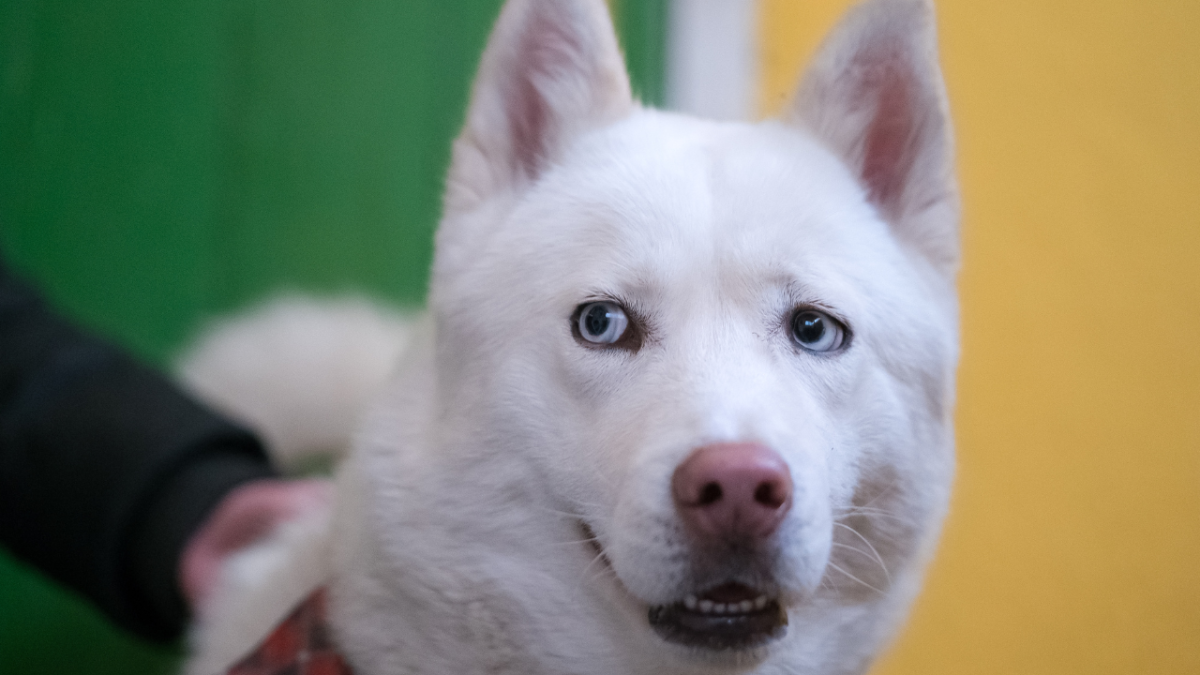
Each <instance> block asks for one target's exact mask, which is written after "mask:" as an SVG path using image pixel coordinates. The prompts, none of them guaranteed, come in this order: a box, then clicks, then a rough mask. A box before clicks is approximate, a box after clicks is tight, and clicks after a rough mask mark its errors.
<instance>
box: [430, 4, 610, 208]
mask: <svg viewBox="0 0 1200 675" xmlns="http://www.w3.org/2000/svg"><path fill="white" fill-rule="evenodd" d="M632 107H633V98H632V96H631V94H630V89H629V76H628V75H627V74H626V72H625V62H624V59H622V58H621V51H620V49H619V48H618V46H617V38H616V34H615V32H614V31H613V26H612V21H611V19H610V18H609V15H608V9H607V6H606V5H605V3H604V0H509V2H508V3H507V4H506V5H505V7H504V10H503V11H502V12H501V13H500V18H499V19H498V20H497V22H496V26H495V28H494V29H493V30H492V36H491V39H490V40H489V42H488V46H487V49H486V50H485V51H484V54H483V60H482V62H481V64H480V67H479V73H478V75H476V79H475V85H474V88H473V90H472V94H471V105H470V108H469V109H468V111H467V120H466V125H465V128H464V129H463V131H462V134H461V135H460V136H459V138H458V140H457V141H456V142H455V145H454V158H453V161H452V166H451V169H450V177H449V181H448V184H447V195H446V199H447V208H449V209H460V208H469V207H470V206H472V205H474V204H476V203H478V202H479V201H480V200H481V199H484V198H487V197H488V196H490V195H492V194H494V193H496V192H497V191H499V190H505V189H519V188H520V187H521V186H522V185H525V184H527V183H528V182H530V181H532V180H533V179H535V178H537V176H538V174H539V173H540V172H541V171H543V170H544V169H545V168H546V167H547V165H549V164H550V163H551V162H553V161H554V160H555V156H556V154H557V153H558V152H559V151H560V150H561V149H562V147H563V146H564V144H565V143H567V142H568V141H569V140H570V139H571V138H572V137H573V136H575V135H577V134H579V133H581V132H583V131H586V130H588V129H590V128H595V127H598V126H601V125H603V124H606V123H609V122H612V121H615V120H617V119H619V118H621V117H623V116H625V115H626V114H628V113H629V111H630V110H631V109H632Z"/></svg>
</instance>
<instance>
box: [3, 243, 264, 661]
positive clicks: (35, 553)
mask: <svg viewBox="0 0 1200 675" xmlns="http://www.w3.org/2000/svg"><path fill="white" fill-rule="evenodd" d="M271 475H272V471H271V469H270V467H269V465H268V462H267V458H266V456H265V454H264V452H263V449H262V447H261V445H260V444H259V442H258V441H257V440H256V439H255V438H254V436H252V435H251V434H250V433H249V432H247V431H245V430H244V429H241V428H239V427H237V426H235V425H233V424H232V423H230V422H228V421H226V420H224V419H222V418H221V417H219V416H217V415H215V414H214V413H212V412H210V411H208V410H206V409H205V408H203V407H202V406H200V405H199V404H197V403H196V402H194V401H192V400H191V399H189V398H188V397H187V396H185V395H184V394H183V393H181V392H180V391H178V390H177V389H176V388H175V387H174V386H173V385H172V384H171V383H170V382H168V381H167V380H166V379H165V378H164V377H162V376H161V375H159V374H157V373H156V372H154V371H152V370H151V369H149V368H147V367H145V366H143V365H141V364H139V363H138V362H137V361H135V360H134V359H133V358H132V357H130V356H129V355H127V354H125V353H124V352H122V351H121V350H119V349H117V348H115V347H113V346H112V345H110V344H108V343H106V342H105V341H103V340H100V339H98V338H96V337H93V336H90V335H87V334H85V333H84V332H81V331H80V330H78V329H76V328H75V327H73V326H72V325H70V324H69V323H68V322H66V321H65V320H63V319H61V318H60V317H58V316H56V315H54V314H53V313H52V312H50V311H49V310H48V309H47V308H46V307H45V306H44V304H43V303H42V301H41V299H40V298H39V297H38V296H37V295H36V294H35V293H34V292H33V291H32V290H31V289H30V288H29V287H28V286H26V285H24V284H23V283H22V282H21V281H19V280H18V279H16V278H15V277H13V276H12V275H11V274H10V273H8V272H7V271H6V270H5V269H4V267H3V263H2V262H0V544H3V545H5V546H6V547H7V548H8V549H9V550H10V551H11V552H12V553H13V554H15V555H16V556H17V557H19V558H22V559H24V560H25V561H27V562H29V563H31V564H32V565H34V566H35V567H37V568H38V569H40V570H42V571H43V572H44V573H46V574H48V575H49V576H50V577H52V578H54V579H56V580H58V581H59V582H61V583H63V584H65V585H67V586H69V587H71V588H73V589H75V590H76V591H78V592H80V593H82V594H83V595H84V596H86V597H87V598H89V599H90V600H91V601H92V602H93V603H94V604H95V605H97V606H98V607H99V608H100V609H101V610H102V611H103V612H105V613H106V614H108V615H109V616H110V617H111V618H112V619H113V620H115V621H116V623H118V624H119V625H121V626H124V627H125V628H127V629H130V630H132V631H133V632H135V633H137V634H139V635H141V636H143V637H145V638H149V639H152V640H170V639H174V638H176V637H178V635H179V634H180V632H181V631H182V628H183V626H184V623H185V622H186V620H187V607H186V605H185V603H184V601H183V598H182V596H181V594H180V591H179V585H178V581H177V569H178V559H179V554H180V552H181V550H182V548H183V545H184V543H185V542H186V541H187V539H188V537H189V535H190V534H191V533H192V532H194V531H195V529H196V528H197V527H198V526H199V524H200V522H201V521H202V520H203V519H204V517H205V516H206V515H207V514H208V512H209V511H210V510H211V509H212V507H213V506H215V505H216V503H217V501H218V500H219V499H220V498H221V497H222V496H224V495H225V494H226V493H227V492H228V491H229V490H230V489H232V488H233V487H234V486H236V485H238V484H240V483H242V482H245V481H247V480H252V479H256V478H262V477H267V476H271Z"/></svg>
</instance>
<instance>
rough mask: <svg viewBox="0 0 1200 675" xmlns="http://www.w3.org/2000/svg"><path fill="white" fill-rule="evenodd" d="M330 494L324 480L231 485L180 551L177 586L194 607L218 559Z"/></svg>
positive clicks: (213, 578) (211, 582) (205, 594)
mask: <svg viewBox="0 0 1200 675" xmlns="http://www.w3.org/2000/svg"><path fill="white" fill-rule="evenodd" d="M332 498H333V486H332V484H331V483H330V482H329V481H328V480H278V479H265V480H255V481H250V482H248V483H244V484H242V485H239V486H238V487H236V488H234V489H233V490H232V491H231V492H230V493H229V494H228V495H226V496H225V498H224V499H222V500H221V501H220V502H219V503H218V504H217V506H216V507H215V508H214V509H213V510H212V513H211V514H209V516H208V519H207V520H205V521H204V522H203V523H202V524H201V525H200V528H199V529H197V530H196V533H195V534H193V535H192V538H191V539H190V540H188V543H187V545H186V546H184V549H183V553H182V554H181V555H180V557H179V586H180V589H181V590H182V591H183V597H184V599H186V600H187V601H188V604H189V605H190V606H191V607H192V608H193V609H195V608H197V607H200V606H202V605H203V604H204V602H205V601H206V600H207V599H208V598H209V596H210V595H211V594H212V592H213V590H214V587H215V586H216V583H217V578H218V575H219V573H220V570H221V563H222V562H224V561H225V559H226V558H228V557H229V556H231V555H233V554H234V553H236V552H238V551H239V550H241V549H243V548H245V547H246V546H249V545H250V544H253V543H254V542H256V541H258V540H259V539H262V538H263V537H265V536H267V535H269V534H270V533H271V532H273V531H274V530H275V528H276V527H278V526H280V525H282V524H283V523H286V522H288V521H289V520H294V519H296V518H299V517H300V516H302V515H304V514H305V513H307V512H309V511H312V510H313V509H316V508H321V507H324V506H327V505H328V504H329V503H330V501H331V500H332Z"/></svg>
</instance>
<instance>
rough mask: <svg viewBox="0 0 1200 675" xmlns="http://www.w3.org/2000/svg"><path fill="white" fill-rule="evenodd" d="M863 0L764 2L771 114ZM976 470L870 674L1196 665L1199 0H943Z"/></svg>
mask: <svg viewBox="0 0 1200 675" xmlns="http://www.w3.org/2000/svg"><path fill="white" fill-rule="evenodd" d="M849 4H850V3H849V2H848V1H847V0H762V2H761V16H760V20H761V27H762V38H763V40H762V44H763V47H762V49H763V52H762V55H763V66H764V72H763V97H762V100H763V108H764V110H766V111H771V110H774V109H777V108H778V106H779V105H780V104H781V103H782V101H783V99H784V98H785V92H787V91H788V90H790V89H791V87H792V85H793V81H794V78H795V76H796V72H797V70H798V68H799V65H800V64H801V63H802V62H803V61H804V60H805V59H806V58H807V56H808V55H809V54H810V53H811V52H812V50H813V49H814V48H815V45H816V44H817V42H818V40H819V39H820V36H821V35H822V34H823V33H824V32H825V31H826V30H827V29H828V28H829V27H830V25H831V24H832V23H833V22H834V20H835V18H836V17H837V16H838V15H840V13H841V12H842V10H843V9H844V8H845V7H846V6H848V5H849ZM939 17H940V24H941V36H942V57H943V63H944V67H945V72H946V75H947V79H948V84H949V89H950V97H951V103H952V107H953V113H954V116H955V121H956V124H957V127H958V136H959V159H960V163H961V164H960V175H961V178H962V189H963V193H964V198H965V219H964V243H965V262H964V267H963V273H962V276H961V279H960V288H961V290H962V302H963V361H962V366H961V369H960V371H959V383H960V390H959V391H960V394H959V401H960V404H959V411H958V439H959V459H960V465H959V466H960V470H959V479H958V483H957V487H956V491H957V492H956V497H955V500H954V505H953V509H952V515H951V517H950V521H949V523H948V527H947V531H946V537H945V539H944V542H943V546H942V549H941V551H940V553H939V556H938V559H937V561H936V562H935V564H934V566H933V569H932V572H931V575H930V578H929V583H928V586H927V589H926V591H925V594H924V595H923V597H922V599H921V600H920V601H919V602H918V605H917V609H916V613H915V616H914V619H913V621H912V622H911V624H910V625H909V627H908V628H907V630H906V632H905V633H904V635H903V637H902V638H901V640H900V642H899V644H898V645H897V646H896V648H895V649H894V650H893V651H892V653H891V654H890V655H889V656H888V657H886V658H885V659H884V661H883V663H882V664H881V665H880V667H879V668H877V669H876V672H877V674H886V675H899V674H902V673H905V674H907V673H913V674H914V675H915V674H917V673H920V674H921V675H934V674H937V673H955V674H956V675H957V674H967V673H971V674H974V673H997V674H999V673H1003V674H1005V675H1013V674H1021V675H1033V674H1038V673H1046V674H1050V673H1055V674H1060V673H1113V674H1117V673H1120V674H1122V675H1126V674H1130V673H1153V674H1154V675H1165V674H1174V673H1179V674H1184V673H1188V674H1192V675H1194V674H1196V673H1200V2H1197V1H1196V0H1154V1H1153V2H1140V1H1137V0H1003V1H1002V2H981V1H979V0H945V1H944V2H941V3H940V5H939Z"/></svg>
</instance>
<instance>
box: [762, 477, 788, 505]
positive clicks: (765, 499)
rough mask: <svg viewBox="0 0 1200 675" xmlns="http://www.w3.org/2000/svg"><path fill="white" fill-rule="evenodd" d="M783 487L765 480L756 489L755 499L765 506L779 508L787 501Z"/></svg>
mask: <svg viewBox="0 0 1200 675" xmlns="http://www.w3.org/2000/svg"><path fill="white" fill-rule="evenodd" d="M782 487H783V486H781V485H779V484H777V483H775V482H773V481H764V482H762V483H760V484H759V486H758V488H756V489H755V490H754V501H756V502H758V503H759V504H762V505H763V506H766V507H769V508H772V509H777V508H779V507H780V506H783V503H784V502H786V501H787V497H786V496H785V495H784V494H783V489H782Z"/></svg>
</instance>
